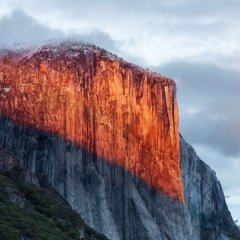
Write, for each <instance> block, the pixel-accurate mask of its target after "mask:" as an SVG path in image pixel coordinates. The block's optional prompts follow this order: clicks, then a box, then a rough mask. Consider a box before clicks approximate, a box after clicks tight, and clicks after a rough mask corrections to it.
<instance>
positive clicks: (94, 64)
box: [0, 42, 240, 240]
mask: <svg viewBox="0 0 240 240" xmlns="http://www.w3.org/2000/svg"><path fill="white" fill-rule="evenodd" d="M1 59H2V60H1V64H0V94H1V95H0V98H1V101H0V107H1V112H0V115H1V117H0V132H1V134H0V145H1V146H2V147H3V149H4V150H7V151H9V152H11V153H12V154H13V155H14V156H16V158H17V159H18V161H19V163H20V164H21V165H23V166H25V167H27V168H28V169H29V170H30V171H31V172H32V173H34V174H36V175H39V174H40V175H43V176H44V177H45V178H46V179H47V181H48V182H49V184H50V185H51V186H52V187H53V188H54V189H55V190H56V191H57V192H58V193H59V194H60V195H62V196H63V197H64V199H66V200H67V202H68V203H69V204H70V205H71V207H72V208H73V209H74V210H76V211H77V212H78V213H79V214H80V215H81V216H82V218H83V219H84V221H85V222H86V223H87V224H88V225H90V226H91V227H92V228H93V229H95V230H97V231H98V232H102V233H104V234H105V235H106V236H107V237H108V238H109V239H114V240H120V239H123V240H136V239H139V240H141V239H149V240H150V239H153V240H156V239H163V240H169V239H172V240H173V239H174V240H175V239H176V240H178V239H179V240H180V239H184V240H185V239H191V240H192V239H193V240H195V239H196V240H198V239H199V240H200V239H201V240H205V239H206V240H208V239H209V240H211V239H214V240H215V239H222V240H224V239H240V232H239V229H238V228H237V226H236V225H235V224H234V222H233V220H232V218H231V215H230V212H229V211H228V209H227V205H226V203H225V199H224V195H223V192H222V189H221V186H220V184H219V182H218V181H217V178H216V175H215V173H214V172H213V171H212V170H211V169H210V168H209V167H208V166H207V165H206V164H205V163H203V162H202V161H201V160H200V159H199V158H198V157H197V155H196V153H195V152H194V150H193V149H192V148H191V147H190V146H189V145H188V144H187V143H186V142H185V141H184V140H183V138H182V137H179V130H178V108H177V103H176V85H175V83H174V81H173V80H171V79H169V78H166V77H163V76H161V75H159V74H157V73H153V72H150V71H149V70H145V69H142V68H141V67H139V66H136V65H133V64H130V63H127V62H126V61H124V60H123V59H120V58H118V57H117V56H115V55H113V54H111V53H108V52H107V51H105V50H103V49H100V48H98V47H96V46H91V45H85V44H80V43H75V42H61V43H56V44H46V45H43V46H41V47H38V48H36V49H32V50H19V51H8V52H7V53H4V54H2V58H1Z"/></svg>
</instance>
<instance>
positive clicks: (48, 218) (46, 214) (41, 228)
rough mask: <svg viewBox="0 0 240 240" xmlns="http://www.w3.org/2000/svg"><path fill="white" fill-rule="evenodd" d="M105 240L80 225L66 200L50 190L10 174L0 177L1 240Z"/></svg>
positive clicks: (81, 221)
mask: <svg viewBox="0 0 240 240" xmlns="http://www.w3.org/2000/svg"><path fill="white" fill-rule="evenodd" d="M85 229H86V233H85V236H84V238H83V239H89V240H93V239H96V240H106V239H107V238H106V237H105V236H104V235H102V234H98V233H96V232H95V231H94V230H93V229H91V228H89V227H88V226H86V225H85V224H84V223H83V220H82V219H81V217H80V215H78V214H77V213H76V212H75V211H73V210H72V209H71V207H70V206H69V205H68V204H67V203H66V202H65V200H64V199H63V198H62V197H60V196H59V195H56V194H54V193H52V192H50V191H47V190H45V189H43V188H39V187H36V186H34V185H29V184H25V183H23V182H21V181H19V180H18V179H17V178H14V177H12V174H8V176H4V175H2V174H0V239H1V240H11V239H13V240H17V239H20V238H21V237H26V238H28V239H38V240H41V239H44V240H46V239H47V240H48V239H49V240H61V239H63V240H69V239H80V234H79V231H80V230H81V231H84V230H85Z"/></svg>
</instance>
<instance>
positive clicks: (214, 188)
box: [180, 137, 240, 240]
mask: <svg viewBox="0 0 240 240" xmlns="http://www.w3.org/2000/svg"><path fill="white" fill-rule="evenodd" d="M180 142H181V147H180V149H181V170H182V181H183V186H184V192H185V196H186V204H187V207H188V211H189V215H190V222H191V231H192V233H193V236H197V237H195V238H194V239H208V240H215V239H219V240H224V239H240V232H239V229H238V227H237V226H236V225H235V223H234V222H233V219H232V217H231V214H230V212H229V211H228V207H227V205H226V202H225V197H224V193H223V191H222V187H221V184H220V182H219V181H218V180H217V177H216V173H215V172H214V171H213V170H212V169H211V168H210V167H209V166H208V165H207V164H206V163H204V162H203V161H202V160H201V159H199V158H198V156H197V155H196V153H195V151H194V149H193V148H192V147H191V146H190V145H189V144H187V143H186V142H185V141H184V139H183V138H182V137H181V141H180Z"/></svg>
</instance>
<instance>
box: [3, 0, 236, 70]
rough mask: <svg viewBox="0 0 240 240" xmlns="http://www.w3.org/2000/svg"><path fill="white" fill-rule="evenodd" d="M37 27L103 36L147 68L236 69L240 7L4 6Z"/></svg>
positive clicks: (178, 3)
mask: <svg viewBox="0 0 240 240" xmlns="http://www.w3.org/2000/svg"><path fill="white" fill-rule="evenodd" d="M3 2H5V8H6V6H7V7H8V9H12V10H14V9H21V10H22V11H23V12H25V13H26V14H27V15H28V16H30V17H31V18H33V19H35V20H36V21H37V22H38V23H40V24H41V25H42V26H45V27H47V28H50V29H52V30H58V31H61V32H64V33H65V34H69V33H70V34H73V33H74V34H77V35H82V34H83V35H85V34H88V33H89V32H92V31H95V30H97V31H99V32H104V33H105V34H107V35H108V36H109V38H110V39H112V40H113V41H114V42H116V43H117V46H118V52H116V53H120V54H121V55H122V56H123V57H124V56H126V58H127V59H128V58H129V59H131V58H139V59H143V60H144V61H145V62H146V63H148V64H152V65H159V64H164V63H166V62H172V61H182V60H187V61H191V62H193V61H195V62H199V61H200V59H201V61H202V62H205V61H209V62H212V63H215V64H217V63H219V64H220V63H221V59H223V58H224V59H226V58H228V59H232V60H231V61H227V62H225V64H228V65H229V66H231V67H235V68H236V64H235V63H234V62H235V61H236V59H237V57H236V52H237V51H238V49H239V43H238V39H239V38H240V21H239V20H238V16H239V15H240V7H238V6H240V2H239V1H234V0H230V2H231V3H234V4H229V1H226V0H219V1H216V0H213V1H207V0H204V1H201V2H199V1H196V0H195V1H191V2H190V1H189V0H174V1H171V2H169V1H160V2H156V1H143V0H140V1H131V2H129V1H126V0H124V1H109V0H103V1H101V2H99V1H91V0H90V1H87V2H86V1H83V0H79V1H76V0H69V1H63V0H58V1H57V0H52V1H48V2H39V1H36V0H26V1H22V2H19V1H13V0H12V1H10V3H9V4H7V1H4V0H3Z"/></svg>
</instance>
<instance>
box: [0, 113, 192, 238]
mask: <svg viewBox="0 0 240 240" xmlns="http://www.w3.org/2000/svg"><path fill="white" fill-rule="evenodd" d="M0 132H1V136H0V145H1V146H2V147H3V149H4V150H7V151H9V152H11V153H13V154H14V155H15V156H16V157H17V159H18V161H19V162H20V163H21V164H22V165H24V166H26V167H27V168H28V169H29V170H31V171H32V172H33V173H36V174H37V175H38V176H39V180H40V182H41V183H42V186H45V187H49V184H50V185H51V186H53V187H54V188H55V189H56V190H57V192H59V193H60V194H61V195H62V196H63V197H64V198H65V199H66V200H67V201H68V202H69V203H70V205H71V206H72V207H73V208H74V209H75V210H76V211H77V212H79V213H80V214H81V215H82V217H83V218H84V220H86V222H87V223H88V224H90V225H91V226H92V227H93V228H95V229H96V230H98V231H100V232H103V233H105V234H107V233H106V229H105V228H106V227H107V228H108V227H109V226H104V225H106V224H108V221H109V222H111V221H113V222H114V224H113V225H114V226H112V230H111V226H110V230H109V231H116V232H117V233H118V234H119V236H121V237H122V238H121V239H145V238H146V239H148V237H149V236H148V234H149V233H148V232H149V231H153V233H150V234H155V237H156V238H157V237H160V236H162V237H164V236H165V235H167V234H169V232H174V231H173V230H172V228H171V224H170V223H172V224H173V223H174V222H178V223H179V227H178V228H179V229H178V228H176V230H175V231H176V232H178V231H183V232H187V229H184V228H183V227H181V225H188V223H187V222H185V219H186V218H185V215H186V212H185V209H184V205H183V204H182V203H180V202H179V201H177V200H174V199H171V198H170V197H168V196H166V195H164V194H162V193H161V192H159V191H157V190H155V189H153V188H152V187H150V186H149V185H147V184H146V183H145V182H143V181H142V180H140V179H139V178H138V177H136V176H134V175H132V174H131V173H129V172H128V171H127V170H125V169H124V168H123V167H120V166H118V165H117V164H113V163H109V161H106V160H105V159H100V158H98V157H97V156H96V155H93V154H91V153H90V152H88V151H87V150H85V149H82V148H81V147H79V146H77V145H76V144H73V143H71V142H69V141H66V140H64V139H62V138H60V137H58V136H56V135H53V134H50V133H48V132H45V131H43V130H37V129H33V128H28V127H24V126H21V125H18V124H16V123H14V122H13V121H11V120H8V119H7V118H6V117H0ZM112 162H114V161H112ZM159 178H161V176H159ZM46 179H47V181H46ZM89 212H90V213H89ZM178 215H179V216H178ZM106 218H108V219H107V220H106ZM146 219H147V220H146ZM106 221H107V222H106ZM163 222H165V223H169V224H164V225H163V224H162V223H163ZM184 222H185V223H184ZM185 234H187V233H185ZM107 235H108V236H109V234H107ZM170 235H171V234H170ZM113 236H114V234H113ZM136 237H137V238H136ZM163 239H164V238H163Z"/></svg>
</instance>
